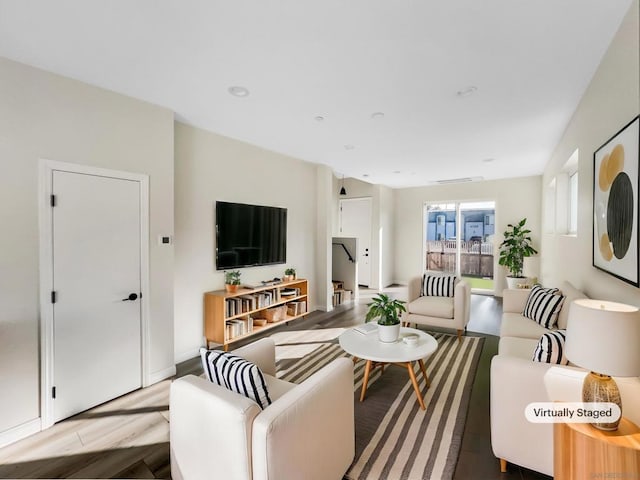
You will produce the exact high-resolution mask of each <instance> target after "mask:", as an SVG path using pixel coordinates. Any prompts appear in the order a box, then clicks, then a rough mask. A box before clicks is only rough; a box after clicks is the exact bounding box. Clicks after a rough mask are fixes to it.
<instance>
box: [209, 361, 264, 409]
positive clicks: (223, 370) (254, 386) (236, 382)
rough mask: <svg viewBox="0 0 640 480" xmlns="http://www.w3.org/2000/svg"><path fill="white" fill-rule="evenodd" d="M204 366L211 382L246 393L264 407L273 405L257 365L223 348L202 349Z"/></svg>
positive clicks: (242, 393) (246, 395)
mask: <svg viewBox="0 0 640 480" xmlns="http://www.w3.org/2000/svg"><path fill="white" fill-rule="evenodd" d="M200 358H201V359H202V368H203V369H204V373H205V376H206V377H207V379H208V380H209V381H210V382H213V383H216V384H218V385H220V386H221V387H225V388H227V389H229V390H231V391H233V392H236V393H239V394H240V395H244V396H245V397H247V398H250V399H251V400H253V401H254V402H256V403H257V404H258V406H259V407H260V408H262V409H264V408H266V407H267V406H269V405H271V398H269V392H267V384H266V382H265V381H264V376H263V375H262V372H261V371H260V369H259V368H258V366H257V365H255V364H254V363H251V362H250V361H248V360H245V359H244V358H241V357H238V356H236V355H233V354H231V353H229V352H223V351H222V350H207V349H206V348H201V349H200Z"/></svg>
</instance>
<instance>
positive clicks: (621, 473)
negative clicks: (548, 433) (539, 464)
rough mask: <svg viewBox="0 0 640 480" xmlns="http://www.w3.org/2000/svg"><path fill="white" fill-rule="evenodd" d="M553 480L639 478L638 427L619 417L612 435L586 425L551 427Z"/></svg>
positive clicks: (565, 424)
mask: <svg viewBox="0 0 640 480" xmlns="http://www.w3.org/2000/svg"><path fill="white" fill-rule="evenodd" d="M553 428H554V429H553V438H554V440H553V445H554V446H553V474H554V479H555V480H574V479H578V478H584V479H599V478H601V479H610V478H616V479H640V428H638V426H637V425H636V424H635V423H633V422H631V421H629V420H627V419H626V418H624V417H623V418H622V419H621V420H620V426H619V427H618V430H616V431H615V432H605V431H602V430H598V429H597V428H594V427H592V426H591V425H590V424H588V423H556V424H554V427H553Z"/></svg>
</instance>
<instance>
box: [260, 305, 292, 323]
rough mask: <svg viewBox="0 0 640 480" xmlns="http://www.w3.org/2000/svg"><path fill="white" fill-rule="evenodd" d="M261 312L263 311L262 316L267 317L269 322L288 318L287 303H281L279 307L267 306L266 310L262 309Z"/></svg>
mask: <svg viewBox="0 0 640 480" xmlns="http://www.w3.org/2000/svg"><path fill="white" fill-rule="evenodd" d="M261 313H262V316H263V317H264V318H266V319H267V322H269V323H273V322H279V321H281V320H284V319H285V318H286V316H287V306H286V305H280V306H278V307H273V308H267V309H266V310H264V311H262V312H261Z"/></svg>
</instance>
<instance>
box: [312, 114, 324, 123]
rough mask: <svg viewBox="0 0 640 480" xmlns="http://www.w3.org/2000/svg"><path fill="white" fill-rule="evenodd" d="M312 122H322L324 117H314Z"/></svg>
mask: <svg viewBox="0 0 640 480" xmlns="http://www.w3.org/2000/svg"><path fill="white" fill-rule="evenodd" d="M313 118H314V120H315V121H316V122H323V121H324V117H323V116H322V115H316V116H315V117H313Z"/></svg>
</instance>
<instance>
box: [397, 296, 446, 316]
mask: <svg viewBox="0 0 640 480" xmlns="http://www.w3.org/2000/svg"><path fill="white" fill-rule="evenodd" d="M453 300H454V298H453V297H418V298H416V299H415V300H414V301H413V302H409V303H408V304H407V312H409V313H413V314H417V315H425V316H427V317H436V318H453Z"/></svg>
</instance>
